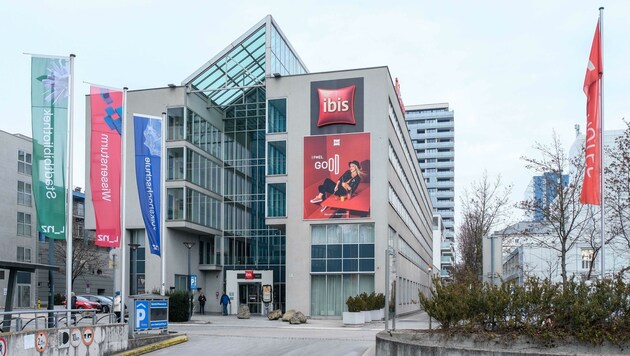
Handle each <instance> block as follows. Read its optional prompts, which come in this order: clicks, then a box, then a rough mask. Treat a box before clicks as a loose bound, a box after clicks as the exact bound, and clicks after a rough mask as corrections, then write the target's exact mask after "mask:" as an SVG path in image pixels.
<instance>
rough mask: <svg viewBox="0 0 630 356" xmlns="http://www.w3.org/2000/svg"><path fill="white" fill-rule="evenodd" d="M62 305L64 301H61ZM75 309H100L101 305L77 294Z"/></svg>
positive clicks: (64, 303)
mask: <svg viewBox="0 0 630 356" xmlns="http://www.w3.org/2000/svg"><path fill="white" fill-rule="evenodd" d="M63 305H66V301H65V300H64V301H63ZM76 309H86V310H88V309H89V310H93V309H96V310H99V311H100V310H102V309H103V307H102V306H101V304H100V303H97V302H91V301H89V300H87V299H86V298H83V297H81V296H77V307H76Z"/></svg>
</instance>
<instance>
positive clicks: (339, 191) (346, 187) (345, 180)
mask: <svg viewBox="0 0 630 356" xmlns="http://www.w3.org/2000/svg"><path fill="white" fill-rule="evenodd" d="M348 167H349V169H348V170H347V171H345V172H344V173H343V174H342V175H341V177H339V180H337V182H336V183H335V182H333V181H332V180H331V179H330V178H326V179H325V180H324V183H322V185H320V186H319V194H317V195H316V196H315V198H313V199H311V203H313V204H318V203H321V202H322V201H324V200H326V195H327V194H334V195H335V196H336V197H342V200H343V198H345V199H348V200H349V199H350V198H351V197H352V194H354V193H355V192H356V190H357V187H358V186H359V183H361V177H362V176H363V172H362V171H361V164H359V161H351V162H349V163H348Z"/></svg>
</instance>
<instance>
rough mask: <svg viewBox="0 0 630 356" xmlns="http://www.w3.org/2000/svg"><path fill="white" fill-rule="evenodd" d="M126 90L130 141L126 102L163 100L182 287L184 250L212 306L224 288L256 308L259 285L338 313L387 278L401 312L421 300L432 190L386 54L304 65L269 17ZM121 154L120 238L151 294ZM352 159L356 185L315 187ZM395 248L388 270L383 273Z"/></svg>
mask: <svg viewBox="0 0 630 356" xmlns="http://www.w3.org/2000/svg"><path fill="white" fill-rule="evenodd" d="M127 103H128V104H127V109H126V113H127V118H126V120H127V121H126V122H125V124H124V125H123V127H127V128H128V129H127V133H126V140H127V141H126V146H127V147H133V146H134V138H133V134H132V133H131V127H133V124H132V120H133V118H132V114H133V113H142V114H147V115H152V116H156V117H161V116H162V113H163V112H165V113H166V123H165V124H166V126H167V127H166V151H167V163H166V178H165V179H166V182H165V185H166V196H165V198H164V199H163V201H164V204H166V209H165V210H166V214H165V224H164V226H165V234H164V238H163V241H162V244H163V245H162V251H163V252H164V255H163V256H164V257H163V258H165V263H166V273H165V281H166V282H165V283H166V288H167V289H179V290H185V289H186V288H187V276H188V271H187V265H188V263H187V262H188V258H189V257H188V256H189V255H188V252H189V251H190V252H191V254H190V256H191V257H190V264H191V266H192V268H191V274H192V275H195V276H196V277H197V278H196V282H197V288H198V290H197V291H203V292H204V293H205V294H206V295H207V296H208V299H209V303H208V304H207V306H209V307H210V311H219V308H220V306H219V304H218V300H217V302H216V303H213V302H210V301H212V300H213V299H212V296H215V297H216V299H218V298H219V296H220V295H221V293H222V292H223V291H224V290H225V291H226V292H227V294H228V295H229V296H230V298H231V299H232V313H236V311H237V307H238V306H239V305H242V304H246V305H248V306H249V308H250V311H251V312H252V313H262V312H263V306H264V305H263V303H262V300H261V297H262V296H261V289H262V288H261V287H262V285H263V284H271V285H272V287H273V293H272V294H273V307H274V308H281V309H283V310H285V309H297V310H301V311H302V312H304V313H305V314H307V315H311V316H341V312H342V311H344V310H347V309H346V305H345V301H346V298H347V297H348V296H350V295H356V294H358V293H360V292H368V293H369V292H372V291H376V292H382V293H384V292H385V289H386V286H390V287H394V286H395V287H396V288H397V290H398V293H396V294H395V295H396V298H397V302H398V303H397V308H398V309H397V311H398V312H402V313H404V312H410V311H415V310H417V304H415V303H416V302H417V293H418V290H422V291H426V290H427V289H428V285H429V276H428V268H429V265H430V264H431V259H432V258H431V251H432V247H431V238H432V236H431V235H432V232H431V203H430V198H429V196H428V193H427V190H426V185H425V183H424V180H423V178H422V173H421V171H420V167H419V166H418V165H417V160H416V157H415V153H414V150H413V146H412V142H411V140H410V137H409V135H408V132H407V130H406V126H405V122H404V119H403V111H402V108H401V107H400V105H399V104H398V103H399V101H398V97H397V95H396V92H395V90H394V85H393V81H392V78H391V76H390V73H389V71H388V69H387V68H386V67H379V68H368V69H356V70H348V71H336V72H326V73H310V74H309V73H308V71H307V69H306V66H305V65H304V64H303V63H302V61H301V60H300V58H299V56H298V55H297V54H296V52H295V51H294V49H293V47H292V46H291V45H290V44H289V42H288V40H287V39H286V37H285V36H284V34H283V33H282V31H281V30H280V29H279V27H278V26H277V24H276V23H275V21H274V20H273V18H272V17H271V16H268V17H266V18H265V19H263V20H262V21H261V22H259V23H258V24H256V25H255V26H254V27H252V28H251V29H250V30H249V31H247V32H246V33H245V34H244V35H242V36H241V37H240V38H238V39H237V40H236V41H235V42H233V44H232V45H230V46H229V47H228V48H226V49H225V50H224V51H222V52H221V53H219V54H218V55H217V56H215V57H214V58H213V59H211V60H210V61H208V62H207V63H206V64H204V65H203V66H202V67H200V68H199V69H197V70H196V71H195V72H194V73H193V74H192V75H191V76H189V77H188V78H187V79H185V80H184V81H183V82H182V84H181V85H180V86H177V85H169V86H168V87H165V88H156V89H147V90H137V91H130V92H128V95H127ZM87 111H88V112H89V100H88V110H87ZM88 122H89V120H88ZM86 130H87V131H86V132H87V133H88V134H87V135H86V137H89V131H90V127H89V125H87V127H86ZM89 144H90V143H89V141H88V142H86V147H88V151H89ZM131 150H133V148H132V149H131ZM123 162H124V164H125V165H126V171H127V172H128V174H129V176H128V178H127V179H126V197H125V201H124V203H125V204H126V217H127V225H126V229H125V236H126V241H128V242H130V243H134V244H138V245H139V247H138V248H137V251H138V256H142V257H143V258H139V259H138V260H137V261H135V266H136V268H137V271H138V272H137V273H136V277H137V278H136V281H137V292H138V293H143V292H149V291H151V290H155V289H159V286H160V283H161V275H160V272H159V271H160V268H159V267H160V257H158V256H156V255H152V254H149V253H145V252H144V250H145V246H146V237H145V229H144V224H143V221H142V216H141V212H140V206H139V203H138V198H137V197H138V191H137V187H136V180H135V179H134V178H135V176H134V175H135V173H134V153H133V151H128V152H127V155H126V156H125V157H124V160H123ZM350 163H352V164H353V165H354V166H355V167H359V168H360V169H361V171H362V173H361V181H360V183H358V185H356V186H355V187H354V188H352V192H351V194H350V195H344V196H337V197H336V198H335V196H334V195H333V194H326V195H325V196H322V197H321V199H317V195H318V186H319V185H321V184H322V183H323V181H324V180H325V178H329V179H331V180H332V181H333V182H335V181H337V180H338V179H340V176H342V175H343V174H344V172H345V171H346V170H348V169H350V168H351V167H350ZM86 167H89V157H86ZM375 167H378V168H379V169H375ZM87 174H89V173H88V172H86V175H87ZM87 180H88V179H86V181H87ZM344 183H348V184H350V183H349V181H345V180H344ZM333 184H334V183H333ZM90 194H91V193H90V189H89V187H88V189H86V199H87V201H88V202H90V201H91V200H90ZM385 202H387V203H385ZM94 226H95V222H94V212H93V208H92V207H91V204H89V203H88V204H87V213H86V227H87V228H88V229H94ZM188 247H190V250H189V249H188ZM123 248H126V249H128V246H123ZM388 248H390V249H392V250H393V252H394V255H395V258H394V259H393V260H392V266H391V267H392V271H393V272H395V273H392V274H391V275H390V276H385V270H386V268H385V266H384V261H385V253H386V250H387V249H388ZM141 251H142V252H141ZM117 253H118V252H117ZM126 255H127V256H130V254H129V251H127V252H126ZM131 262H132V260H131V259H129V260H127V261H126V264H127V266H129V264H130V263H131ZM125 275H126V276H128V277H129V278H128V280H129V281H131V280H132V277H133V276H132V275H131V271H130V270H129V269H127V270H126V271H125ZM394 282H396V283H394ZM131 287H132V283H130V285H125V286H123V288H125V289H126V290H130V289H131Z"/></svg>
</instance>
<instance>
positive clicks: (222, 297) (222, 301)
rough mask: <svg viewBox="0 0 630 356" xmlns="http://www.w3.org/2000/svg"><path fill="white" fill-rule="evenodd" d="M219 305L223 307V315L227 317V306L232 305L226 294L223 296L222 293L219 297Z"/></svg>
mask: <svg viewBox="0 0 630 356" xmlns="http://www.w3.org/2000/svg"><path fill="white" fill-rule="evenodd" d="M220 304H222V305H223V315H227V314H228V307H227V306H228V304H232V302H231V301H230V297H228V295H227V294H225V292H223V295H222V296H221V302H220Z"/></svg>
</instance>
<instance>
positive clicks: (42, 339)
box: [35, 331, 48, 353]
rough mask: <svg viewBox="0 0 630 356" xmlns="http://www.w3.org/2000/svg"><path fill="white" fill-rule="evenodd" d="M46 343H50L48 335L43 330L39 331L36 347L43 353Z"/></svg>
mask: <svg viewBox="0 0 630 356" xmlns="http://www.w3.org/2000/svg"><path fill="white" fill-rule="evenodd" d="M46 345H48V335H46V333H45V332H43V331H40V332H38V333H37V336H36V337H35V349H36V350H37V352H40V353H42V352H44V350H46Z"/></svg>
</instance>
